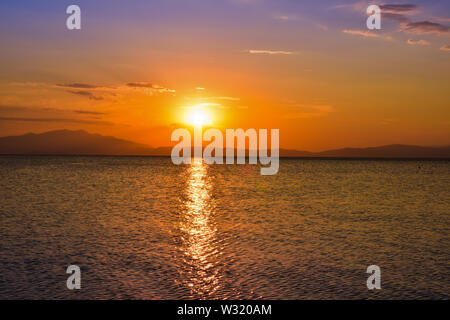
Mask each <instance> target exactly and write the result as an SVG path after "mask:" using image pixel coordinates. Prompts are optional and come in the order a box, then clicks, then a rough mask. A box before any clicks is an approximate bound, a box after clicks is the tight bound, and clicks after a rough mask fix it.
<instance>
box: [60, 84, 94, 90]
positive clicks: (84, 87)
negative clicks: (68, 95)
mask: <svg viewBox="0 0 450 320" xmlns="http://www.w3.org/2000/svg"><path fill="white" fill-rule="evenodd" d="M57 86H58V87H62V88H73V89H98V88H102V87H101V86H95V85H91V84H86V83H67V84H57Z"/></svg>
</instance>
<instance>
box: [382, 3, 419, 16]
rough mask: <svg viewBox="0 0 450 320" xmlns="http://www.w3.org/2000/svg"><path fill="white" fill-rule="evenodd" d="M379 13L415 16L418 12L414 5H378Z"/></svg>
mask: <svg viewBox="0 0 450 320" xmlns="http://www.w3.org/2000/svg"><path fill="white" fill-rule="evenodd" d="M380 9H381V12H385V13H403V14H415V13H417V12H418V11H419V10H418V8H417V5H415V4H382V5H380Z"/></svg>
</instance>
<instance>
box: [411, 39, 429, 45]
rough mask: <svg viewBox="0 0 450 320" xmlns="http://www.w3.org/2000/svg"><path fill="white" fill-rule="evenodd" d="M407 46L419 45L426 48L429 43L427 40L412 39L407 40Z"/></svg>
mask: <svg viewBox="0 0 450 320" xmlns="http://www.w3.org/2000/svg"><path fill="white" fill-rule="evenodd" d="M408 44H410V45H413V46H414V45H420V46H427V45H429V44H430V43H429V42H428V41H427V40H413V39H408Z"/></svg>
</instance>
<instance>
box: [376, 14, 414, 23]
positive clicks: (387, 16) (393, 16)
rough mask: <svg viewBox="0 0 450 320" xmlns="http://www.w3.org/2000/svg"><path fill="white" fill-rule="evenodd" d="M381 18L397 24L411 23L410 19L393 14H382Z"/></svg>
mask: <svg viewBox="0 0 450 320" xmlns="http://www.w3.org/2000/svg"><path fill="white" fill-rule="evenodd" d="M381 17H382V18H386V19H391V20H394V21H397V22H409V19H408V17H406V16H404V15H403V14H398V13H391V12H381Z"/></svg>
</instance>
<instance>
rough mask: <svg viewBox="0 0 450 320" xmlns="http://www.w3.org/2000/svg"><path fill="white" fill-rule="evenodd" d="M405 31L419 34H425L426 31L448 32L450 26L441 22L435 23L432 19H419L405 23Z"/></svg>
mask: <svg viewBox="0 0 450 320" xmlns="http://www.w3.org/2000/svg"><path fill="white" fill-rule="evenodd" d="M403 31H406V32H410V33H417V34H424V33H436V34H443V33H448V32H449V31H450V28H449V27H447V26H444V25H442V24H440V23H434V22H430V21H418V22H408V23H405V24H403Z"/></svg>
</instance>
